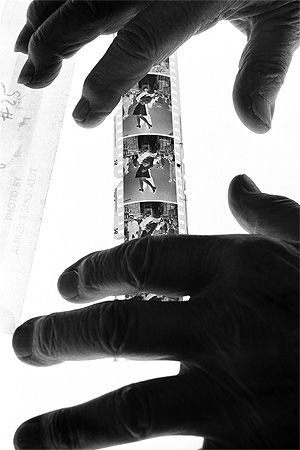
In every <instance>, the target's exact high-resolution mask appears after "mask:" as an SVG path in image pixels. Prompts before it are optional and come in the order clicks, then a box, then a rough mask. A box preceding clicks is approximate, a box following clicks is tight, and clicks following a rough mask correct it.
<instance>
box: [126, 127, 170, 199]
mask: <svg viewBox="0 0 300 450" xmlns="http://www.w3.org/2000/svg"><path fill="white" fill-rule="evenodd" d="M123 142H124V152H123V162H124V203H125V204H127V203H129V202H131V203H132V202H137V201H147V200H149V201H151V200H155V201H167V202H171V203H172V202H176V171H175V155H174V140H173V138H170V137H167V136H157V135H150V134H149V135H140V136H130V137H128V138H124V141H123Z"/></svg>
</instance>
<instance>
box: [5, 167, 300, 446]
mask: <svg viewBox="0 0 300 450" xmlns="http://www.w3.org/2000/svg"><path fill="white" fill-rule="evenodd" d="M229 204H230V208H231V210H232V212H233V214H234V215H235V217H236V218H237V220H238V221H239V222H240V223H241V224H242V226H243V227H244V228H245V229H246V230H247V231H249V232H250V233H251V234H250V235H246V234H241V235H223V236H187V235H181V236H162V237H161V236H158V237H150V238H148V237H146V238H141V239H138V240H134V241H130V242H129V243H126V244H122V245H120V246H118V247H115V248H112V249H110V250H105V251H101V252H95V253H92V254H90V255H88V256H86V257H84V258H82V259H81V260H80V261H78V262H77V263H75V264H73V265H72V266H71V267H69V268H68V269H67V270H66V271H65V272H64V273H63V274H62V275H61V277H60V279H59V281H58V287H59V290H60V293H61V294H62V296H63V297H64V298H65V299H67V300H70V301H72V302H76V303H77V302H88V301H92V300H95V299H99V298H103V297H106V296H108V295H119V294H134V295H136V294H138V293H139V292H145V291H146V292H154V293H157V294H161V295H169V296H172V297H176V296H178V295H186V294H188V295H190V296H191V298H190V300H189V301H188V302H144V301H138V300H136V299H132V300H127V301H126V300H124V301H110V302H109V301H105V302H102V303H98V304H94V305H92V306H88V307H86V308H83V309H79V310H78V309H77V310H75V311H68V312H63V313H55V314H51V315H50V316H43V317H38V318H35V319H31V320H29V321H27V322H25V324H23V325H22V326H21V327H19V328H18V329H17V330H16V332H15V334H14V338H13V345H14V349H15V352H16V354H17V356H18V357H19V358H20V359H21V360H22V361H24V362H27V363H28V364H33V365H36V366H46V365H51V364H58V363H62V362H63V361H65V360H68V361H69V360H79V359H83V360H84V359H91V358H104V357H115V356H125V357H127V358H134V359H142V360H143V359H166V360H176V361H181V368H180V373H179V374H178V375H177V376H171V377H166V378H160V379H154V380H148V381H144V382H142V383H135V384H132V385H130V386H126V387H123V388H121V389H118V390H117V391H115V392H111V393H109V394H106V395H104V396H102V397H99V398H97V399H95V400H92V401H89V402H87V403H85V404H82V405H78V406H75V407H72V408H66V409H61V410H57V411H52V412H50V413H46V414H43V415H41V416H38V417H35V418H33V419H31V420H29V421H27V422H25V423H24V424H23V425H21V427H20V428H19V429H18V430H17V432H16V436H15V446H16V448H17V449H22V448H24V449H25V448H31V449H33V448H39V449H41V448H51V449H54V448H70V449H75V448H84V449H87V448H104V447H107V446H111V445H116V444H121V443H126V442H127V443H128V442H134V441H137V440H140V439H145V438H150V437H154V436H161V435H168V434H169V435H170V434H193V435H200V436H204V448H222V449H224V448H228V449H234V448H251V449H253V448H255V449H258V448H261V449H266V448H269V449H275V448H278V449H288V448H289V449H295V448H298V424H299V417H298V406H299V405H298V382H299V379H298V367H299V348H298V338H299V329H298V312H299V311H298V293H297V289H298V286H299V273H298V257H299V246H298V244H299V205H297V204H296V203H295V202H293V201H292V200H289V199H287V198H285V197H280V196H275V195H267V194H263V193H261V192H260V191H259V189H258V188H257V187H256V186H255V184H254V183H253V182H252V181H251V180H250V179H249V178H248V177H247V176H245V175H244V176H238V177H236V178H235V179H234V180H233V181H232V182H231V185H230V188H229Z"/></svg>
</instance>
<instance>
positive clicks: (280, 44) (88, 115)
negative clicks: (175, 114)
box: [16, 0, 300, 133]
mask: <svg viewBox="0 0 300 450" xmlns="http://www.w3.org/2000/svg"><path fill="white" fill-rule="evenodd" d="M220 20H229V21H231V22H232V23H233V24H234V25H235V26H237V27H238V28H239V29H240V30H241V31H243V32H244V33H245V34H246V35H247V44H246V46H245V49H244V51H243V54H242V56H241V60H240V65H239V71H238V74H237V77H236V80H235V84H234V89H233V101H234V105H235V109H236V111H237V114H238V115H239V117H240V119H241V120H242V122H243V123H244V124H245V125H246V126H247V127H248V128H249V129H250V130H252V131H254V132H256V133H265V132H266V131H268V130H269V129H270V127H271V121H272V117H273V113H274V107H275V100H276V97H277V94H278V92H279V90H280V87H281V85H282V83H283V81H284V78H285V75H286V72H287V70H288V67H289V64H290V62H291V59H292V56H293V52H294V51H295V49H296V48H297V47H298V45H299V40H300V37H299V36H300V24H299V20H300V8H299V1H298V0H222V1H213V0H207V1H204V0H199V1H142V0H139V1H120V2H118V1H79V0H76V1H75V0H66V1H54V0H50V1H49V0H48V1H45V0H43V1H41V0H35V1H33V2H32V3H31V4H30V7H29V9H28V14H27V23H26V25H25V26H24V28H23V30H22V31H21V33H20V35H19V37H18V39H17V43H16V51H22V52H24V53H28V56H29V58H28V61H27V62H26V64H25V66H24V68H23V69H22V71H21V74H20V78H19V82H21V83H24V84H25V85H27V86H30V87H32V88H41V87H45V86H47V85H49V84H50V83H51V82H52V81H53V80H54V78H55V77H56V76H57V75H58V73H59V71H60V68H61V65H62V60H63V59H64V58H69V57H70V56H72V55H73V54H74V53H76V52H77V51H78V50H79V49H80V48H81V47H83V46H84V45H85V44H86V43H88V42H90V41H92V40H93V39H95V38H96V37H98V36H99V35H102V34H111V33H116V32H118V35H117V37H116V39H115V40H114V41H113V43H112V45H111V46H110V47H109V49H108V50H107V52H106V54H105V55H104V57H103V58H101V59H100V61H99V62H98V63H97V64H96V65H95V67H94V68H93V70H92V71H91V72H90V73H89V75H88V76H87V78H86V80H85V82H84V86H83V91H82V97H81V99H80V101H79V103H78V104H77V106H76V107H75V110H74V112H73V116H74V118H75V120H76V122H77V123H78V124H79V125H81V126H83V127H94V126H97V125H99V124H100V123H101V122H102V121H103V120H104V119H105V117H106V116H107V115H108V114H110V112H111V111H112V110H113V109H114V107H115V106H116V105H117V103H118V102H119V100H120V96H121V95H122V94H124V93H126V92H127V91H128V90H129V89H130V88H131V87H132V86H133V85H134V84H135V83H136V82H138V81H139V80H141V79H142V78H143V76H145V75H146V74H147V73H148V71H149V70H150V68H151V66H152V65H153V64H157V63H158V62H161V61H162V60H163V59H165V58H166V57H168V56H169V55H171V54H172V53H173V52H174V51H175V50H176V49H178V48H179V47H180V46H181V45H182V44H183V43H184V42H185V41H187V40H188V39H189V38H190V37H192V36H194V35H195V34H198V33H201V32H203V31H205V30H208V29H209V28H211V27H212V26H214V25H215V24H216V23H218V21H220ZM96 58H97V57H96V56H95V59H96ZM199 58H201V55H199ZM205 69H206V68H204V69H203V70H205ZM207 70H209V68H207ZM221 72H222V68H221V67H220V74H221ZM220 77H221V75H220Z"/></svg>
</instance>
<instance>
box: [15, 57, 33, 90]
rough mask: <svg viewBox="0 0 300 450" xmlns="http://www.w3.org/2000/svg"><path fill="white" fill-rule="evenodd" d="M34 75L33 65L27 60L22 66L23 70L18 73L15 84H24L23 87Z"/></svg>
mask: <svg viewBox="0 0 300 450" xmlns="http://www.w3.org/2000/svg"><path fill="white" fill-rule="evenodd" d="M34 73H35V68H34V65H33V63H32V61H31V60H30V59H28V60H27V61H26V63H25V64H24V66H23V69H22V70H21V72H20V75H19V78H18V80H17V82H18V83H19V84H25V85H27V84H30V83H31V81H32V79H33V77H34Z"/></svg>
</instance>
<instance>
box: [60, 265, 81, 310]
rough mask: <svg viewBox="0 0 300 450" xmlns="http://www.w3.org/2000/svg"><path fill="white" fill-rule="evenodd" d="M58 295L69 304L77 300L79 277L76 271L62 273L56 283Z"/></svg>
mask: <svg viewBox="0 0 300 450" xmlns="http://www.w3.org/2000/svg"><path fill="white" fill-rule="evenodd" d="M57 288H58V291H59V293H60V295H61V296H62V297H63V298H64V299H65V300H68V301H69V302H76V301H77V299H78V294H79V292H78V288H79V275H78V272H76V270H68V271H65V272H63V273H62V274H61V275H60V277H59V279H58V282H57Z"/></svg>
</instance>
